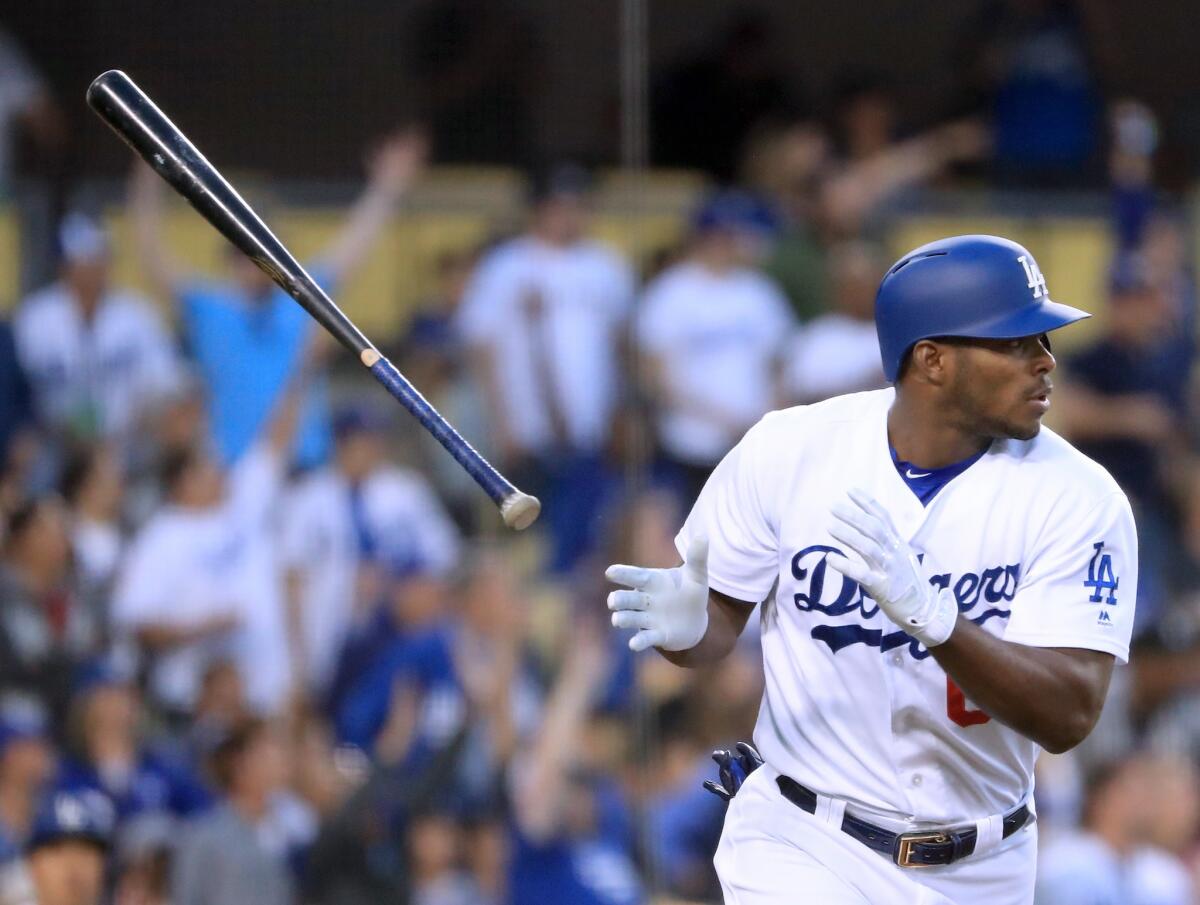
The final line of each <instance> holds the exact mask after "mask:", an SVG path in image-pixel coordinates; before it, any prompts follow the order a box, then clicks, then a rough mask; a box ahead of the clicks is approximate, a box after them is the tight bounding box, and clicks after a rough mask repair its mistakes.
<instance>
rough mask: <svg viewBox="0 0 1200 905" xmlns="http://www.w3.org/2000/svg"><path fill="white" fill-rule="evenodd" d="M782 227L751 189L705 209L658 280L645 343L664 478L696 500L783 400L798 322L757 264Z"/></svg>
mask: <svg viewBox="0 0 1200 905" xmlns="http://www.w3.org/2000/svg"><path fill="white" fill-rule="evenodd" d="M774 231H775V221H774V218H773V217H772V215H771V212H770V211H769V210H768V209H767V208H766V207H765V206H764V205H763V204H762V203H761V202H759V201H757V200H756V199H755V198H754V197H752V196H751V195H748V194H746V193H744V192H737V191H726V192H721V193H719V194H717V195H715V196H713V197H711V198H709V199H708V200H706V201H705V202H704V203H703V204H702V205H701V207H700V209H699V210H698V211H697V212H696V215H695V217H694V219H693V224H692V239H691V243H690V247H689V251H688V254H687V256H686V257H685V258H684V259H683V260H682V261H680V262H679V263H678V264H676V265H674V266H673V267H669V268H668V269H667V270H665V271H664V272H663V273H662V274H660V275H659V276H658V277H657V278H656V279H655V280H654V281H653V282H651V283H650V285H649V286H647V287H646V291H645V295H644V297H643V299H642V304H641V307H640V310H639V312H638V320H637V327H636V333H637V342H638V344H639V346H640V348H641V350H642V353H643V355H644V360H643V365H644V367H643V374H644V375H645V377H646V380H647V382H648V386H647V392H648V394H649V397H650V401H651V405H652V406H653V410H654V420H655V424H656V432H657V435H658V446H659V458H660V462H659V463H658V467H659V470H660V472H662V474H661V475H660V476H661V477H664V478H666V479H667V480H668V481H670V482H672V483H675V484H677V485H678V486H680V487H681V489H682V492H683V494H684V495H685V496H686V497H687V500H688V501H691V500H692V499H695V496H696V493H698V492H699V490H700V487H701V486H702V485H703V483H704V481H705V479H706V478H707V477H708V475H709V472H711V471H712V469H713V466H715V465H716V464H717V462H719V461H720V460H721V457H722V456H723V455H725V453H727V452H729V450H730V448H731V447H732V446H733V444H734V443H736V442H737V440H738V438H739V437H741V435H742V434H744V433H745V432H746V429H747V428H748V427H750V425H752V424H753V423H754V422H755V421H757V420H758V419H759V418H761V417H762V416H763V415H764V414H765V413H766V412H768V411H769V410H771V409H773V408H775V407H776V405H777V404H778V389H779V372H780V365H781V362H782V355H783V352H784V349H785V348H786V344H787V341H788V337H789V336H790V335H791V333H792V330H793V329H794V326H795V323H794V320H793V317H792V314H791V309H790V308H789V307H788V303H787V300H786V299H785V298H784V295H783V292H782V291H781V290H780V288H779V287H778V286H777V285H776V284H775V283H774V282H773V281H772V280H771V279H770V278H769V277H767V276H765V275H764V274H762V273H760V272H759V271H758V270H756V269H755V268H754V264H755V263H756V261H757V260H758V259H759V258H760V257H761V255H762V252H763V251H764V250H765V248H766V246H767V243H768V242H769V240H770V237H771V236H772V235H773V233H774Z"/></svg>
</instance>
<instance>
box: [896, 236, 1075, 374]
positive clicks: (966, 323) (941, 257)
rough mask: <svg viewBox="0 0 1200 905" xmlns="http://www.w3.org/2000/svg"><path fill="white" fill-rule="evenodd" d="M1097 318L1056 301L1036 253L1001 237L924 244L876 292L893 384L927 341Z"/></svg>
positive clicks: (1031, 332)
mask: <svg viewBox="0 0 1200 905" xmlns="http://www.w3.org/2000/svg"><path fill="white" fill-rule="evenodd" d="M1090 316H1091V315H1089V314H1088V313H1087V312H1085V311H1080V310H1079V309H1078V308H1071V307H1070V306H1068V305H1060V304H1059V303H1058V302H1052V301H1051V300H1050V294H1049V291H1048V290H1047V289H1046V278H1045V277H1043V276H1042V271H1041V270H1040V269H1039V268H1038V265H1037V261H1035V260H1034V259H1033V255H1031V254H1030V253H1029V251H1028V250H1027V249H1025V248H1023V247H1021V246H1020V245H1018V244H1017V243H1016V242H1010V241H1009V240H1008V239H1001V238H1000V237H999V236H954V237H953V238H949V239H939V240H938V241H937V242H930V243H929V244H928V245H922V246H921V247H920V248H918V249H916V250H914V251H910V252H909V253H908V254H906V255H905V256H904V257H902V258H901V259H900V260H899V261H897V262H896V263H895V264H893V265H892V267H891V269H890V270H888V272H887V273H886V274H885V275H884V277H883V281H882V282H881V283H880V284H879V292H878V293H876V295H875V329H876V331H877V332H878V334H879V351H880V354H881V356H882V358H883V373H884V375H885V376H886V377H887V379H888V380H889V381H891V382H893V383H894V382H895V381H896V378H897V376H898V375H899V373H900V366H901V364H902V363H903V362H904V358H905V356H907V355H908V353H909V350H910V349H912V347H913V346H914V345H915V344H916V343H917V342H918V341H919V340H922V339H933V338H935V337H938V336H964V337H973V338H979V339H1015V338H1017V337H1021V336H1035V335H1037V334H1039V333H1047V332H1049V331H1050V330H1057V329H1058V328H1059V327H1065V326H1066V325H1067V324H1070V323H1074V322H1075V321H1077V320H1080V319H1082V318H1085V317H1090Z"/></svg>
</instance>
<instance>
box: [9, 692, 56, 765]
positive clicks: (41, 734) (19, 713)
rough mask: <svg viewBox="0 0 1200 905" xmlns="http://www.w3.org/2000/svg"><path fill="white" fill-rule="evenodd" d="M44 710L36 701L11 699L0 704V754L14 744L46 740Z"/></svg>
mask: <svg viewBox="0 0 1200 905" xmlns="http://www.w3.org/2000/svg"><path fill="white" fill-rule="evenodd" d="M46 734H47V727H46V710H45V708H44V707H42V705H41V704H39V703H38V702H37V701H35V700H32V699H26V698H12V699H9V700H6V701H4V702H3V703H0V754H3V753H4V752H5V751H6V750H8V746H9V745H11V744H13V743H14V742H19V741H23V740H26V739H44V738H46Z"/></svg>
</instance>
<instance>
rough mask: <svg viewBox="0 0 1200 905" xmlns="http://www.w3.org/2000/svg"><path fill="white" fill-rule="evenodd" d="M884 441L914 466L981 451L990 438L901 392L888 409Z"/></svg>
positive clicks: (938, 463) (939, 465) (941, 464)
mask: <svg viewBox="0 0 1200 905" xmlns="http://www.w3.org/2000/svg"><path fill="white" fill-rule="evenodd" d="M887 434H888V442H889V443H890V444H891V445H892V449H894V450H895V451H896V456H897V457H898V458H900V459H901V460H902V461H904V462H908V463H910V464H912V465H914V466H916V467H917V468H929V469H933V468H945V467H946V466H947V465H953V464H955V463H956V462H961V461H963V459H969V458H970V457H971V456H973V455H975V454H976V453H979V452H982V451H983V450H984V449H986V448H987V447H988V444H989V443H991V439H990V438H988V437H984V436H981V435H979V434H975V433H969V432H967V431H964V430H963V429H962V428H961V427H960V426H959V425H956V424H954V423H952V422H951V421H949V420H948V419H947V418H946V416H945V412H944V411H941V410H938V409H935V408H932V407H930V406H923V405H919V404H916V403H914V401H913V400H912V399H911V398H909V397H907V396H906V395H904V394H902V393H897V394H896V401H895V402H893V403H892V408H891V410H890V411H889V412H888V418H887Z"/></svg>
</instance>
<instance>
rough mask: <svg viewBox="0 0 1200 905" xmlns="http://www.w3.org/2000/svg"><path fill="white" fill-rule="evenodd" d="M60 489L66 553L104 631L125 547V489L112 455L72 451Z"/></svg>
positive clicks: (93, 449) (100, 448)
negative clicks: (67, 529)
mask: <svg viewBox="0 0 1200 905" xmlns="http://www.w3.org/2000/svg"><path fill="white" fill-rule="evenodd" d="M60 489H61V491H62V496H63V500H64V501H65V502H66V504H67V506H68V508H69V510H70V518H71V553H72V556H73V557H74V562H75V570H76V575H77V580H78V582H79V588H80V592H81V593H82V594H83V597H84V599H85V600H87V601H88V603H89V605H90V606H91V608H92V609H93V610H94V611H95V612H96V613H97V614H99V615H100V617H101V619H102V621H103V623H104V626H105V629H106V630H107V622H108V598H109V594H110V592H111V591H112V583H113V579H114V577H115V575H116V570H117V565H118V563H119V562H120V559H121V552H122V550H123V548H124V544H125V538H124V535H123V533H122V531H121V514H122V513H121V504H122V501H123V499H124V493H125V486H124V478H123V475H122V471H121V464H120V461H119V460H118V458H117V456H116V453H115V452H114V450H113V449H112V448H111V447H110V446H107V445H104V444H96V445H91V446H83V447H80V448H79V449H77V450H76V451H75V452H74V453H73V454H72V455H70V456H69V457H68V458H67V462H66V464H65V466H64V467H63V475H62V480H61V482H60Z"/></svg>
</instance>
